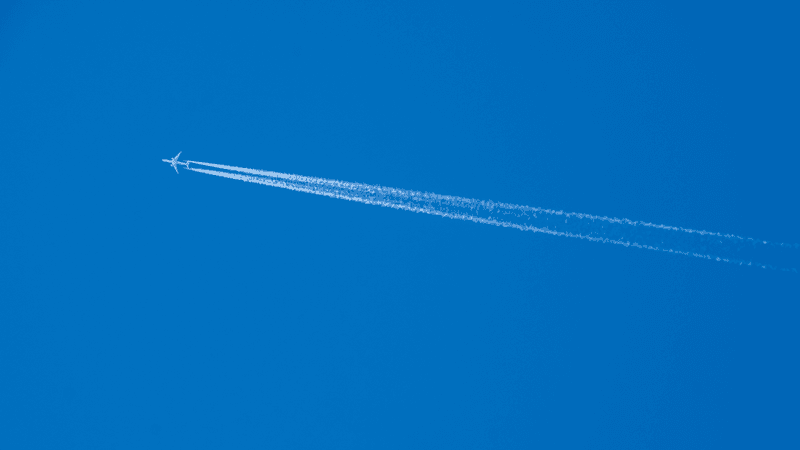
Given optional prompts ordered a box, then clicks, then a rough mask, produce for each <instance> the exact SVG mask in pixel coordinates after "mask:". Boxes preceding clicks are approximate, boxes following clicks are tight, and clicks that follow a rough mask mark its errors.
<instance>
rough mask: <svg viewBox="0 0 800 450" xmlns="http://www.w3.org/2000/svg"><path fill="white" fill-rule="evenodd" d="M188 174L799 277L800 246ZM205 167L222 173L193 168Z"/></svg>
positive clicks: (319, 185) (379, 190)
mask: <svg viewBox="0 0 800 450" xmlns="http://www.w3.org/2000/svg"><path fill="white" fill-rule="evenodd" d="M187 163H188V165H189V167H188V168H187V169H188V170H191V171H194V172H198V173H205V174H208V175H216V176H219V177H224V178H230V179H234V180H241V181H247V182H250V183H257V184H263V185H267V186H274V187H280V188H284V189H290V190H293V191H299V192H306V193H309V194H317V195H324V196H327V197H332V198H338V199H342V200H350V201H355V202H360V203H366V204H368V205H379V206H384V207H388V208H394V209H402V210H406V211H413V212H419V213H426V214H433V215H437V216H442V217H448V218H451V219H460V220H468V221H472V222H476V223H483V224H488V225H496V226H501V227H509V228H516V229H518V230H523V231H534V232H537V233H545V234H550V235H553V236H564V237H572V238H578V239H585V240H588V241H594V242H601V243H606V244H617V245H623V246H625V247H637V248H643V249H648V250H655V251H662V252H667V253H676V254H680V255H686V256H694V257H697V258H703V259H708V260H713V261H720V262H727V263H731V264H738V265H748V266H756V267H762V268H765V269H773V270H781V271H788V272H794V273H797V266H798V261H799V260H800V245H798V244H782V243H775V242H769V241H763V240H756V239H752V238H745V237H741V236H736V235H732V234H720V233H713V232H709V231H702V230H693V229H690V228H681V227H673V226H667V225H658V224H654V223H649V222H641V221H632V220H628V219H617V218H611V217H605V216H595V215H591V214H581V213H572V212H564V211H555V210H551V209H543V208H536V207H530V206H520V205H513V204H508V203H496V202H493V201H491V200H489V201H484V200H476V199H471V198H463V197H454V196H449V195H438V194H433V193H429V192H419V191H410V190H406V189H397V188H390V187H384V186H377V185H370V184H363V183H350V182H345V181H338V180H330V179H326V178H316V177H307V176H301V175H292V174H285V173H280V172H270V171H263V170H255V169H247V168H243V167H234V166H226V165H223V164H212V163H206V162H200V161H187ZM192 165H195V166H204V167H211V168H214V169H220V170H210V169H200V168H194V167H191V166H192Z"/></svg>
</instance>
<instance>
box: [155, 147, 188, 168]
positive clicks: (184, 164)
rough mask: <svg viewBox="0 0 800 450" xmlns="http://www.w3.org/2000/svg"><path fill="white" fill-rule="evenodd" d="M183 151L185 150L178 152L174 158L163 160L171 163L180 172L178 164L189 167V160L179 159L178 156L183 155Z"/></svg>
mask: <svg viewBox="0 0 800 450" xmlns="http://www.w3.org/2000/svg"><path fill="white" fill-rule="evenodd" d="M181 153H183V152H182V151H181V152H178V154H177V155H175V157H174V158H172V159H162V161H164V162H165V163H169V165H170V166H172V168H173V169H175V173H178V165H179V164H180V165H181V166H186V167H189V163H188V162H181V161H178V156H181Z"/></svg>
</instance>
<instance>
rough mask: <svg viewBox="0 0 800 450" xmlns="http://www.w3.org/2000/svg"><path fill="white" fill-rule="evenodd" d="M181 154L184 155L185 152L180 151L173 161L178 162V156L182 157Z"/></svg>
mask: <svg viewBox="0 0 800 450" xmlns="http://www.w3.org/2000/svg"><path fill="white" fill-rule="evenodd" d="M181 153H183V151H179V152H178V154H177V155H175V157H174V158H172V159H173V160H175V161H177V160H178V156H181Z"/></svg>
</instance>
